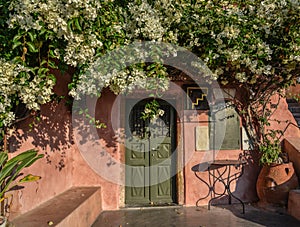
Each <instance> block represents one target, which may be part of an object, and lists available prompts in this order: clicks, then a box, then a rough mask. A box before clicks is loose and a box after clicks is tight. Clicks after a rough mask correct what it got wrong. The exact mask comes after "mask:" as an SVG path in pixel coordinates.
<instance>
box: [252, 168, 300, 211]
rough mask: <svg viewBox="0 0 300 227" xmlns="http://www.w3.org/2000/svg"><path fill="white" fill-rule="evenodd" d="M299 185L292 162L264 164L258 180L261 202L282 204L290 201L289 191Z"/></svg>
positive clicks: (257, 188) (257, 187) (257, 185)
mask: <svg viewBox="0 0 300 227" xmlns="http://www.w3.org/2000/svg"><path fill="white" fill-rule="evenodd" d="M298 186H299V183H298V177H297V176H296V173H295V170H294V167H293V163H292V162H289V163H283V164H271V165H265V166H263V168H262V169H261V172H260V174H259V176H258V179H257V182H256V190H257V195H258V198H259V199H260V202H262V203H269V204H274V205H282V206H284V205H286V204H287V202H288V195H289V191H290V190H292V189H295V188H297V187H298Z"/></svg>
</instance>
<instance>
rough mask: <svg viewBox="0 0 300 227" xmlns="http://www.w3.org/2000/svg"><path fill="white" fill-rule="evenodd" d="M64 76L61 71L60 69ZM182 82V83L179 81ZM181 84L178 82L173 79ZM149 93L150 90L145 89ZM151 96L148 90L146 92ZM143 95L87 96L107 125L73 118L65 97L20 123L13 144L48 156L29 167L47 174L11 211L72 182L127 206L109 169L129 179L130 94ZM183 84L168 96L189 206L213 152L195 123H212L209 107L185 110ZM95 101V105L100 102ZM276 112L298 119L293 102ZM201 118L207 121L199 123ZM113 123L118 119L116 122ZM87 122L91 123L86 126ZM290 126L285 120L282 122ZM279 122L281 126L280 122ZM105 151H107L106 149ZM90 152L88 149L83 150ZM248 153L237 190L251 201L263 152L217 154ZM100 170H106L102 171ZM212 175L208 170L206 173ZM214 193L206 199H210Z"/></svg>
mask: <svg viewBox="0 0 300 227" xmlns="http://www.w3.org/2000/svg"><path fill="white" fill-rule="evenodd" d="M58 76H59V75H58ZM59 79H60V80H61V83H59V87H57V88H56V89H57V92H58V93H59V94H61V95H66V91H67V83H68V81H69V80H70V77H69V76H68V75H64V76H59ZM179 85H180V84H179ZM172 86H175V85H172ZM143 95H145V94H143ZM146 96H147V95H146ZM130 97H131V98H132V97H137V96H136V95H134V96H130V95H129V96H127V97H116V96H115V95H114V94H112V93H111V92H110V91H108V90H105V91H104V92H103V94H102V96H101V98H100V99H99V100H87V105H88V106H89V105H90V106H89V107H92V108H91V109H92V111H93V108H95V109H96V110H97V111H96V119H99V120H101V121H102V122H105V123H106V125H107V128H106V129H97V130H96V135H97V136H96V138H93V136H95V134H93V132H95V129H92V128H90V127H88V126H87V125H86V124H85V122H84V121H83V120H82V119H81V118H80V117H76V116H75V115H73V117H75V119H76V122H73V124H72V109H71V107H69V106H66V105H65V103H64V101H62V102H60V103H59V104H52V105H51V104H49V105H45V106H43V108H42V111H41V119H42V120H41V122H37V125H36V126H35V127H34V128H33V129H31V130H30V128H29V127H28V124H29V123H30V121H31V120H32V119H28V120H27V121H26V122H22V124H20V125H18V130H17V134H16V135H15V138H13V139H11V141H10V149H11V151H14V152H15V153H17V152H20V151H24V150H27V149H30V148H36V149H38V150H39V151H40V153H44V154H45V158H43V159H42V160H39V161H38V162H37V163H35V164H34V165H33V166H32V167H31V168H30V170H29V171H27V172H30V173H32V174H36V175H40V176H42V179H41V180H40V181H39V182H37V183H30V184H27V185H26V186H25V188H24V189H22V190H19V191H18V192H15V194H14V201H13V206H12V208H11V215H12V216H17V215H18V214H20V213H24V212H26V211H28V210H30V209H32V208H34V207H36V206H37V205H38V204H40V203H42V202H44V201H46V200H48V199H50V198H52V197H53V196H55V195H57V194H59V193H62V192H63V191H65V190H67V189H68V188H70V187H72V186H100V187H101V192H102V201H101V203H102V205H103V210H114V209H118V208H119V207H122V206H124V187H123V186H122V185H119V184H117V183H115V182H109V181H108V180H107V179H105V177H103V176H105V175H106V174H107V175H109V176H111V177H113V178H117V179H116V181H119V182H122V181H123V182H124V169H122V165H118V164H119V163H121V164H122V163H124V160H125V158H124V150H125V149H124V144H123V142H124V140H123V137H122V132H123V131H124V124H125V123H124V122H125V121H126V119H124V116H123V114H122V113H124V112H123V111H124V100H126V98H130ZM180 97H181V96H180V94H179V91H178V89H175V88H174V89H172V87H171V89H170V92H169V93H167V94H166V95H165V96H164V97H163V98H166V99H173V100H176V108H178V109H179V110H181V111H179V112H178V113H177V114H178V117H177V118H178V119H177V145H178V149H179V153H178V154H179V155H178V157H177V159H178V161H177V165H178V166H179V167H180V166H181V167H183V170H182V171H179V172H180V174H178V177H177V182H178V183H177V188H178V202H179V203H180V204H184V205H186V206H194V205H195V203H196V201H197V200H198V199H199V198H201V197H203V196H205V195H206V194H207V192H208V188H207V186H206V185H204V184H203V183H201V182H200V181H199V179H197V178H196V177H195V175H194V172H193V171H192V170H191V168H192V167H193V166H194V165H196V164H198V163H199V162H201V161H202V160H203V158H204V156H205V155H207V152H208V153H209V152H212V151H207V152H205V151H196V149H195V133H194V132H195V126H197V125H207V124H208V123H205V122H203V121H207V120H208V116H207V113H205V112H198V113H197V114H196V115H193V116H192V115H191V117H192V118H193V120H189V121H187V120H186V119H185V117H186V116H187V115H186V114H187V111H183V105H184V101H183V100H182V98H180ZM94 104H95V105H94ZM274 117H276V118H280V119H282V120H292V121H293V118H292V115H291V114H290V113H289V111H287V105H286V103H285V102H284V101H283V100H282V101H281V102H280V105H279V108H278V110H277V111H276V113H275V115H274ZM199 121H201V123H199ZM112 123H113V124H112ZM86 126H87V127H86ZM277 126H278V127H281V128H285V124H284V123H283V124H281V125H277ZM277 126H276V127H277ZM286 135H287V136H291V135H293V136H295V135H297V136H300V135H299V132H298V131H297V130H295V129H293V128H287V130H286ZM103 151H105V152H104V153H103ZM82 154H84V155H82ZM240 154H244V155H245V156H244V157H245V158H246V160H247V164H246V166H245V172H244V175H243V176H242V177H241V178H240V179H238V181H236V182H233V183H232V185H231V186H232V187H231V190H232V192H234V194H235V195H237V196H238V197H240V198H241V199H242V200H244V201H247V202H250V201H255V200H256V199H257V196H256V191H255V184H256V179H257V176H258V173H259V166H258V162H257V160H258V157H257V154H256V153H255V152H254V151H245V152H244V151H242V150H222V151H220V152H218V153H217V154H216V157H215V158H216V159H238V158H239V156H240ZM99 171H100V172H99ZM200 175H201V176H202V177H203V179H204V180H206V181H207V180H208V178H207V177H208V175H207V172H203V173H201V174H200ZM207 201H208V198H207V199H205V200H202V201H201V202H200V204H207Z"/></svg>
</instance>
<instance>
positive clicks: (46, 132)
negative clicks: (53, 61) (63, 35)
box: [9, 69, 74, 171]
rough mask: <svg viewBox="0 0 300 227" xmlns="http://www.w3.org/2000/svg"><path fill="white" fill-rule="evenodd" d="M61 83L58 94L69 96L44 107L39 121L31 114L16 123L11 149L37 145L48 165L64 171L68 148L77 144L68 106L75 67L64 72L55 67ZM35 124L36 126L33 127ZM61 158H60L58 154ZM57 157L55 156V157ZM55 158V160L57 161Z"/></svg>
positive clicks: (29, 147)
mask: <svg viewBox="0 0 300 227" xmlns="http://www.w3.org/2000/svg"><path fill="white" fill-rule="evenodd" d="M52 73H53V74H54V75H55V76H56V79H57V83H56V85H55V87H54V93H55V94H56V95H57V96H58V97H60V96H64V97H66V98H65V99H62V100H61V101H59V102H57V101H53V102H51V103H48V104H46V105H42V106H41V110H40V115H39V120H38V119H37V118H36V117H33V116H32V117H29V118H27V119H26V120H24V121H21V122H19V123H17V124H16V126H15V127H16V130H15V131H16V132H15V133H14V134H13V135H12V136H11V137H10V139H9V150H10V152H12V153H13V152H18V151H19V149H23V147H25V148H24V149H32V148H33V147H35V148H37V149H39V150H42V151H43V152H44V153H45V157H46V159H47V163H48V164H54V165H55V167H56V168H57V169H58V170H59V171H60V170H62V169H63V168H64V167H65V163H66V156H67V152H68V149H69V148H70V147H71V146H72V145H73V144H74V141H73V135H72V124H71V123H72V117H71V109H72V108H71V106H69V105H67V99H68V84H69V83H70V81H71V75H72V74H73V71H72V69H69V70H68V72H66V73H64V74H62V73H61V72H60V71H59V70H52ZM30 125H32V126H30ZM58 154H59V155H60V158H59V159H57V155H58ZM54 157H55V158H54ZM54 160H55V161H54Z"/></svg>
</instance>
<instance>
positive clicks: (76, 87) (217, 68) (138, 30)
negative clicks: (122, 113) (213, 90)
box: [0, 0, 300, 146]
mask: <svg viewBox="0 0 300 227" xmlns="http://www.w3.org/2000/svg"><path fill="white" fill-rule="evenodd" d="M299 15H300V4H299V1H297V0H264V1H258V0H246V1H241V0H234V1H225V0H221V1H216V0H207V1H201V0H199V1H195V0H189V1H188V0H157V1H152V0H131V1H129V0H127V1H126V0H125V1H124V0H119V1H118V0H115V1H114V0H42V1H41V0H10V1H4V0H1V1H0V21H1V23H0V72H1V79H0V86H1V89H0V99H1V103H0V127H1V129H2V130H3V128H4V127H9V126H10V125H11V124H13V123H14V121H15V120H16V119H15V118H16V116H15V113H16V108H17V107H18V106H19V105H20V104H22V105H25V106H26V107H27V108H28V109H29V110H33V111H36V110H38V109H39V106H40V105H41V104H44V103H46V102H49V101H50V100H51V96H52V95H53V91H52V88H53V86H54V84H55V78H54V77H53V75H51V71H50V69H51V68H57V67H58V68H61V69H63V68H64V67H65V66H71V67H73V68H74V69H76V70H75V74H74V76H73V81H72V83H70V84H69V89H70V95H71V96H73V97H74V98H80V97H79V94H78V93H85V94H88V95H96V96H99V95H100V94H99V89H98V87H97V85H99V84H100V85H101V87H109V88H110V89H111V90H112V91H113V92H115V93H116V94H118V93H122V92H130V91H131V90H132V89H133V88H134V87H136V86H139V87H141V88H149V87H147V86H148V84H147V83H145V80H146V79H149V78H150V79H154V80H159V81H160V84H161V86H160V87H163V89H167V86H168V76H169V75H168V73H169V72H168V69H167V67H166V66H165V65H164V64H163V61H161V59H159V57H158V59H157V61H156V62H154V63H145V62H141V63H138V64H135V65H131V66H128V67H126V69H125V70H122V71H113V72H111V73H109V75H108V73H99V72H89V73H87V69H88V68H89V66H90V65H91V64H93V63H94V62H95V61H97V59H99V58H101V57H102V56H104V55H106V54H107V53H109V52H110V51H112V50H115V49H117V48H119V47H121V46H126V45H129V44H131V43H132V42H134V41H152V42H165V43H171V44H174V45H177V46H181V47H185V48H187V49H188V50H190V51H192V52H193V53H195V54H197V56H198V57H199V58H200V59H202V60H203V61H204V62H205V63H206V64H207V66H208V67H209V68H210V69H211V70H212V72H213V74H212V75H210V76H211V78H209V79H213V80H218V81H219V82H220V83H221V84H223V85H232V86H236V87H238V88H239V89H240V90H242V91H243V95H244V96H243V97H241V98H240V99H236V100H235V103H236V104H237V106H238V110H239V112H240V114H241V116H243V119H244V123H245V125H246V126H247V129H248V130H247V131H248V133H249V135H250V136H251V138H252V140H253V142H254V143H255V144H256V145H258V146H259V145H260V144H261V143H262V137H261V135H262V133H263V132H264V130H265V129H264V127H263V126H264V125H265V123H266V121H267V118H268V116H270V114H271V113H270V108H266V107H267V105H268V103H269V102H268V100H270V97H271V96H272V95H273V94H274V93H276V92H279V91H281V90H282V89H284V88H286V87H287V86H289V85H291V84H292V83H293V81H294V79H295V78H296V77H297V76H298V75H299V64H300V32H299V31H300V19H299ZM169 51H170V53H171V52H172V51H174V50H169ZM173 54H176V53H173ZM115 67H118V66H115ZM152 88H153V87H152ZM154 89H157V86H156V87H155V88H154ZM257 124H258V125H261V126H262V127H254V125H257Z"/></svg>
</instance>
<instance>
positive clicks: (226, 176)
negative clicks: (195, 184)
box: [192, 159, 246, 214]
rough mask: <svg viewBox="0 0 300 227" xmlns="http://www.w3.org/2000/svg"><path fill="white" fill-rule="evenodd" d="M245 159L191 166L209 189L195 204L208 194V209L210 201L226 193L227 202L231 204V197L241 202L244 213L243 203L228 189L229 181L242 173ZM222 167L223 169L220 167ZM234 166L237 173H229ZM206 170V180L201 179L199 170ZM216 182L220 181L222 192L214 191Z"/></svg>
mask: <svg viewBox="0 0 300 227" xmlns="http://www.w3.org/2000/svg"><path fill="white" fill-rule="evenodd" d="M245 164H246V161H242V160H228V159H226V160H215V161H212V162H209V163H200V164H198V165H195V166H193V167H192V171H193V172H194V174H195V176H196V177H197V178H198V179H199V180H200V181H202V182H203V183H204V184H206V185H207V187H208V189H209V191H208V193H207V195H206V196H204V197H202V198H200V199H198V200H197V202H196V206H198V203H199V201H201V200H203V199H206V198H207V197H208V196H211V199H210V200H209V202H208V210H210V206H211V203H212V201H214V200H216V199H218V198H220V197H222V196H224V195H226V194H227V195H228V204H231V197H233V198H235V199H236V200H237V201H239V202H240V203H241V204H242V207H243V212H242V213H243V214H244V213H245V204H244V202H243V201H242V200H241V199H240V198H238V197H237V196H235V195H234V194H232V192H231V190H230V184H231V182H233V181H235V180H237V179H238V178H240V177H241V176H242V175H243V173H244V166H245ZM222 167H224V169H221V168H222ZM232 167H234V168H236V169H240V171H239V172H238V173H233V174H232V173H231V168H232ZM204 171H207V172H208V182H206V181H205V180H203V179H202V178H201V177H200V176H199V175H198V173H200V172H204ZM217 182H221V183H222V184H223V186H224V190H223V192H222V193H219V192H217V191H216V189H215V186H216V183H217Z"/></svg>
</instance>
